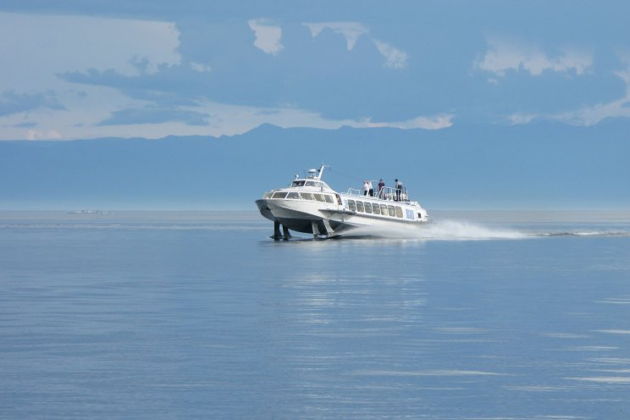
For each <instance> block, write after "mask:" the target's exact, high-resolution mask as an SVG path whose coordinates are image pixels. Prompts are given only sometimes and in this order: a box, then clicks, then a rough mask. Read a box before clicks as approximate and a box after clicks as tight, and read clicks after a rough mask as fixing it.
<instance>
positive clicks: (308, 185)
mask: <svg viewBox="0 0 630 420" xmlns="http://www.w3.org/2000/svg"><path fill="white" fill-rule="evenodd" d="M305 185H306V186H307V187H314V186H315V183H314V182H313V181H306V184H305Z"/></svg>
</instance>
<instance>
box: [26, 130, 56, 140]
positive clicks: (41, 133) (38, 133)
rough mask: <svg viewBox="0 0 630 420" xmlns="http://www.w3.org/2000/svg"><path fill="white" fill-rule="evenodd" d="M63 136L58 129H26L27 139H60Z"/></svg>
mask: <svg viewBox="0 0 630 420" xmlns="http://www.w3.org/2000/svg"><path fill="white" fill-rule="evenodd" d="M62 138H63V136H62V135H61V133H60V132H59V131H57V130H26V140H60V139H62Z"/></svg>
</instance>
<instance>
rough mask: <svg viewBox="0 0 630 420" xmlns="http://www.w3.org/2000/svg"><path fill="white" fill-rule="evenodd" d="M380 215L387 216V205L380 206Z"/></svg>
mask: <svg viewBox="0 0 630 420" xmlns="http://www.w3.org/2000/svg"><path fill="white" fill-rule="evenodd" d="M381 214H382V215H383V216H387V205H385V204H381Z"/></svg>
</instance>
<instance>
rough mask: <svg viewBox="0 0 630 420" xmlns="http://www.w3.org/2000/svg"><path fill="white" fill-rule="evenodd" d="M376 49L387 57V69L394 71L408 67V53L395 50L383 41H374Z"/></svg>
mask: <svg viewBox="0 0 630 420" xmlns="http://www.w3.org/2000/svg"><path fill="white" fill-rule="evenodd" d="M374 45H376V49H377V50H378V52H380V53H381V55H382V56H383V57H385V67H389V68H392V69H402V68H405V67H407V58H408V56H407V53H406V52H404V51H402V50H399V49H398V48H395V47H393V46H391V45H389V44H387V43H385V42H383V41H379V40H377V39H375V40H374Z"/></svg>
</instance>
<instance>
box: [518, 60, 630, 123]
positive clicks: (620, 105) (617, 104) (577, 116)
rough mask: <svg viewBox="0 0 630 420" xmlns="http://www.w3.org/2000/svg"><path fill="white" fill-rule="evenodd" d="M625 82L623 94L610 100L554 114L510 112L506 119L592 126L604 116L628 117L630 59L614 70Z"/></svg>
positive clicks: (629, 115)
mask: <svg viewBox="0 0 630 420" xmlns="http://www.w3.org/2000/svg"><path fill="white" fill-rule="evenodd" d="M615 74H616V75H617V76H618V77H619V78H621V79H622V80H623V81H624V82H625V84H626V88H625V89H626V91H625V92H624V95H623V96H622V97H621V98H619V99H616V100H614V101H611V102H606V103H601V104H595V105H590V106H585V107H582V108H579V109H576V110H572V111H565V112H560V113H556V114H549V115H544V114H520V113H516V114H512V115H509V116H508V120H509V121H510V122H511V123H512V124H513V125H517V124H527V123H529V122H531V121H533V120H536V119H539V120H552V121H560V122H563V123H566V124H571V125H579V126H593V125H596V124H598V123H600V122H601V121H603V120H605V119H606V118H630V60H629V62H628V68H627V69H626V70H623V71H618V72H615Z"/></svg>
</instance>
